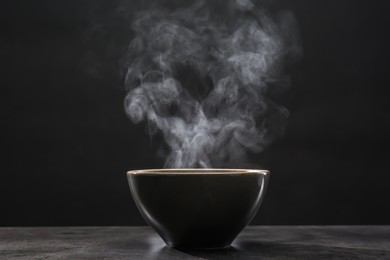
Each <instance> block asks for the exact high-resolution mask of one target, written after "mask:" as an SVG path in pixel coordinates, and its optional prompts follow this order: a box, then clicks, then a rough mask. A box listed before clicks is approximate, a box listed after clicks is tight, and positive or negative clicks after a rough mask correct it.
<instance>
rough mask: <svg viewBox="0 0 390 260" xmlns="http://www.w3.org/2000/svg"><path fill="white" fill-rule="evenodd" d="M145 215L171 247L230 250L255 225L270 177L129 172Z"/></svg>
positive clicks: (251, 173) (243, 172) (253, 173)
mask: <svg viewBox="0 0 390 260" xmlns="http://www.w3.org/2000/svg"><path fill="white" fill-rule="evenodd" d="M127 177H128V180H129V184H130V189H131V193H132V195H133V198H134V201H135V203H136V205H137V207H138V209H139V210H140V212H141V214H142V216H143V217H144V219H145V220H146V222H148V223H149V224H150V225H151V226H152V227H153V228H154V229H155V230H156V231H157V233H158V234H159V235H160V236H161V238H162V239H163V240H164V241H165V243H166V244H167V245H168V246H170V247H176V248H187V249H195V248H197V249H201V248H221V247H227V246H230V244H231V243H232V241H233V240H234V239H235V238H236V236H237V235H238V234H239V233H240V232H241V230H242V229H243V228H244V227H245V226H246V225H247V224H248V223H249V222H250V221H251V220H252V218H253V217H254V216H255V214H256V212H257V210H258V209H259V207H260V204H261V200H262V198H263V196H264V193H265V190H266V187H267V183H268V178H269V172H268V171H264V170H237V169H164V170H140V171H129V172H128V173H127Z"/></svg>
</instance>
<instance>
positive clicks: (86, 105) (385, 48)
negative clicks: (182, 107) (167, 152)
mask: <svg viewBox="0 0 390 260" xmlns="http://www.w3.org/2000/svg"><path fill="white" fill-rule="evenodd" d="M386 2H387V1H368V0H366V1H355V0H331V1H322V0H321V1H320V0H289V1H287V0H286V1H279V4H278V6H276V7H277V8H281V9H288V10H291V11H293V13H294V14H295V15H296V17H297V20H298V22H299V24H300V29H301V33H302V41H303V49H304V55H303V58H302V60H301V61H300V62H299V63H297V64H296V65H295V66H294V67H293V68H292V70H291V75H292V87H291V89H290V90H289V92H288V93H287V94H284V95H283V96H281V97H280V100H279V102H281V103H282V104H284V105H285V106H286V107H287V108H288V109H289V110H290V112H291V116H290V118H289V120H288V123H287V128H286V133H285V135H284V136H283V137H282V138H280V139H279V140H277V141H276V142H274V143H273V144H272V145H271V146H270V147H269V148H268V149H267V150H266V151H264V152H263V153H261V154H258V155H256V156H255V157H254V160H258V161H259V162H260V164H261V165H264V167H265V168H268V169H270V170H271V171H272V176H271V180H270V186H269V190H268V193H267V195H266V197H265V200H264V203H263V205H262V207H261V210H260V212H259V214H258V215H257V217H256V218H255V220H254V222H253V223H254V224H286V225H287V224H390V210H389V202H388V201H389V198H390V189H389V188H388V186H389V185H390V175H389V168H388V165H389V164H388V163H389V156H390V152H389V144H390V138H389V130H390V123H389V120H388V112H390V105H389V102H388V96H387V92H388V88H389V86H390V84H389V83H390V79H389V69H390V65H389V64H390V63H389V58H390V56H389V46H390V40H389V39H390V37H389V20H390V16H389V15H388V10H389V9H388V7H389V6H388V4H386ZM140 6H141V4H140V2H136V1H92V0H84V1H60V0H58V1H49V0H46V1H43V0H36V1H27V0H25V1H2V3H1V7H0V13H1V16H0V19H1V20H0V28H1V36H0V44H1V45H0V46H1V48H0V55H1V70H0V71H1V78H0V84H1V90H0V92H1V96H0V99H1V109H0V115H1V152H2V153H1V171H0V225H1V226H26V225H28V226H30V225H33V226H38V225H39V226H40V225H139V224H144V221H143V220H142V218H141V216H140V215H139V213H138V211H137V209H136V207H135V205H134V203H133V201H132V199H131V195H130V191H129V189H128V185H127V180H126V177H125V172H126V171H127V170H130V169H143V168H160V167H162V165H163V162H162V160H161V159H159V158H157V157H156V155H155V154H156V153H155V151H156V148H157V147H158V142H159V140H158V138H155V139H152V140H151V139H150V137H149V136H148V135H147V134H146V131H145V125H142V124H140V125H133V124H132V123H131V122H130V120H129V119H128V118H127V116H126V115H125V112H124V108H123V99H124V97H125V90H124V88H123V78H122V76H121V74H120V65H119V64H120V63H119V61H120V58H121V56H122V55H123V52H124V50H125V49H126V45H127V43H128V42H129V40H130V38H131V35H130V34H129V33H128V32H129V21H130V20H131V16H132V15H133V14H134V12H136V11H137V9H138V8H139V7H140Z"/></svg>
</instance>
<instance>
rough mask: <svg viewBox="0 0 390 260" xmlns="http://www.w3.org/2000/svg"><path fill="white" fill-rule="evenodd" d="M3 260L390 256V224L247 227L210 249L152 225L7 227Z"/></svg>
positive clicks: (0, 242)
mask: <svg viewBox="0 0 390 260" xmlns="http://www.w3.org/2000/svg"><path fill="white" fill-rule="evenodd" d="M0 259H224V260H225V259H390V226H249V227H247V228H246V229H245V230H244V231H243V232H241V234H240V235H239V236H238V238H237V239H236V240H235V241H234V242H233V245H232V247H231V248H227V249H221V250H208V251H207V250H206V251H183V250H177V249H172V248H168V247H166V246H165V244H164V242H163V241H162V240H161V239H160V237H159V236H158V235H156V233H155V232H154V231H153V230H152V229H151V228H150V227H33V228H24V227H19V228H4V227H3V228H0Z"/></svg>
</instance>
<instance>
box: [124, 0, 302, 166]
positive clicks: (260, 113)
mask: <svg viewBox="0 0 390 260" xmlns="http://www.w3.org/2000/svg"><path fill="white" fill-rule="evenodd" d="M132 28H133V30H134V31H135V33H136V36H135V37H134V39H133V40H132V42H131V43H130V46H129V57H128V63H127V75H126V88H127V89H128V93H127V96H126V99H125V109H126V112H127V114H128V115H129V117H130V119H131V120H132V121H133V122H134V123H138V122H140V121H142V120H147V122H148V124H149V126H150V127H152V128H153V129H158V130H160V131H161V132H162V134H163V136H164V139H165V142H166V143H167V145H168V146H169V148H170V151H169V154H168V156H167V159H166V165H165V167H171V168H184V167H226V166H237V165H238V164H241V163H242V162H243V161H245V157H246V152H247V151H251V152H259V151H261V150H262V149H263V148H264V147H265V146H266V145H267V144H268V143H269V142H270V141H271V139H272V136H273V134H272V129H274V128H275V127H274V126H272V124H273V123H272V120H271V119H272V117H273V116H274V115H273V114H278V117H279V118H280V117H287V116H288V111H287V109H285V108H284V107H282V106H279V105H276V104H275V103H273V102H271V101H270V100H269V99H268V98H266V93H267V92H268V91H269V90H271V89H272V88H278V87H280V85H284V86H285V85H286V84H288V77H287V76H286V75H284V74H283V70H284V63H285V61H286V59H287V58H288V59H291V58H296V57H298V56H299V55H300V50H301V49H300V45H299V37H297V36H298V35H299V34H298V32H297V26H296V22H295V20H294V17H293V16H292V14H291V13H289V12H279V13H277V14H275V15H270V14H269V13H267V12H266V11H265V10H263V9H261V8H258V7H255V5H254V4H253V3H252V2H251V1H250V0H236V1H222V2H221V3H219V4H218V3H217V4H215V3H213V5H211V4H210V3H208V2H206V1H196V2H195V3H194V4H193V5H191V6H190V7H187V8H178V9H176V10H174V11H172V10H166V9H162V8H158V9H155V10H149V11H145V12H142V13H140V14H139V15H138V16H137V18H136V19H135V20H134V22H133V24H132Z"/></svg>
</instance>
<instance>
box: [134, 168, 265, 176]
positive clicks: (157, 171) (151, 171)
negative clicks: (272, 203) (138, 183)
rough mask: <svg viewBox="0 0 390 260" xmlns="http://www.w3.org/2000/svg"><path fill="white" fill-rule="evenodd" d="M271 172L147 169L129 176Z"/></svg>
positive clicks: (253, 170)
mask: <svg viewBox="0 0 390 260" xmlns="http://www.w3.org/2000/svg"><path fill="white" fill-rule="evenodd" d="M269 173H270V171H268V170H260V169H229V168H166V169H145V170H131V171H128V172H127V175H137V174H149V175H157V174H165V175H172V174H179V175H188V174H191V175H201V174H263V175H267V174H269Z"/></svg>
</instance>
